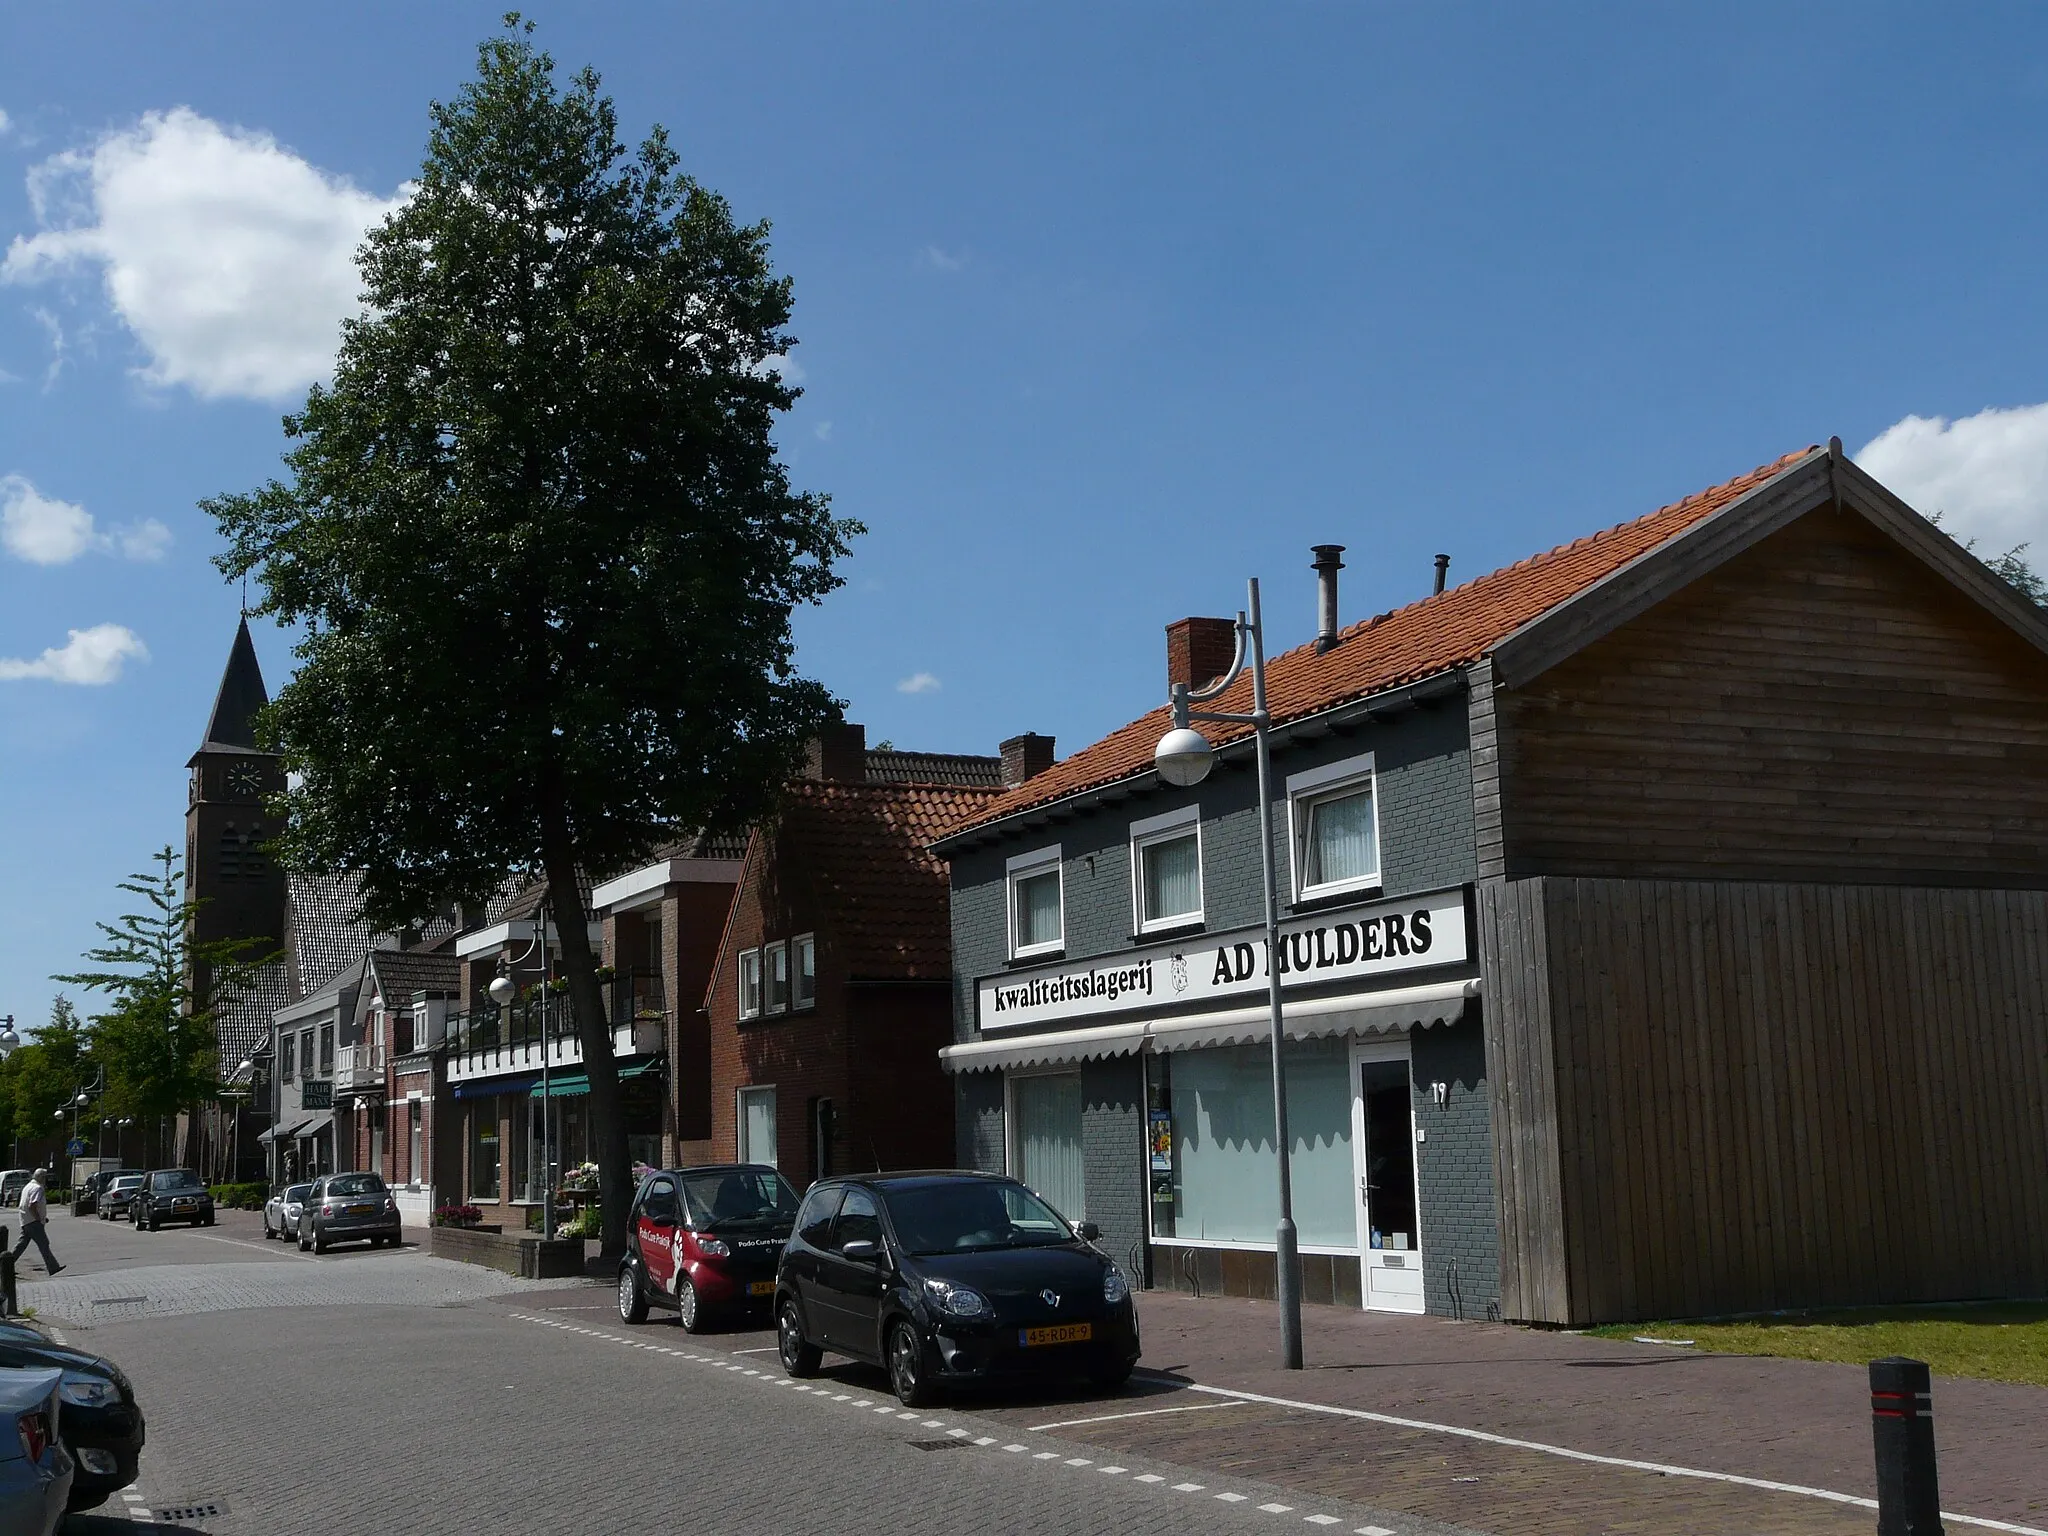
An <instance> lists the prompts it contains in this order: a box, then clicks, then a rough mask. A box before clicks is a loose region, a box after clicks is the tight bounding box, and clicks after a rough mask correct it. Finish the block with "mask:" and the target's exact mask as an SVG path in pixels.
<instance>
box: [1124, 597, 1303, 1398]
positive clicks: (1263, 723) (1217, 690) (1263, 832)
mask: <svg viewBox="0 0 2048 1536" xmlns="http://www.w3.org/2000/svg"><path fill="white" fill-rule="evenodd" d="M1246 594H1247V596H1246V602H1247V613H1248V614H1249V617H1247V613H1240V614H1239V615H1238V616H1237V652H1236V654H1235V655H1234V656H1232V657H1231V660H1230V670H1229V671H1228V672H1226V673H1224V674H1223V676H1221V677H1219V678H1217V679H1216V680H1215V681H1214V682H1211V683H1209V684H1207V685H1206V686H1204V687H1201V688H1194V687H1191V686H1190V685H1189V684H1187V683H1175V684H1174V685H1173V695H1172V698H1173V729H1171V730H1170V731H1168V732H1167V733H1166V734H1165V735H1164V736H1162V737H1160V738H1159V746H1158V749H1157V750H1156V751H1155V752H1154V753H1153V754H1152V760H1153V762H1154V764H1155V765H1156V766H1157V767H1158V769H1159V776H1160V777H1161V778H1162V779H1164V780H1166V782H1167V783H1169V784H1173V785H1178V786H1181V787H1183V788H1185V787H1189V786H1192V785H1195V784H1199V783H1201V782H1202V780H1203V779H1205V778H1207V777H1208V776H1209V769H1210V767H1211V766H1212V765H1213V763H1214V760H1215V753H1214V751H1213V749H1211V747H1210V745H1209V742H1208V739H1207V738H1206V737H1205V736H1203V735H1202V733H1201V732H1200V731H1198V730H1196V729H1194V727H1193V725H1192V723H1191V722H1193V721H1196V720H1215V721H1219V722H1223V723H1226V724H1230V725H1249V726H1250V727H1251V728H1252V739H1253V742H1254V743H1255V746H1256V750H1257V760H1258V773H1259V872H1260V874H1261V875H1262V876H1263V877H1264V880H1265V888H1266V889H1265V895H1266V1004H1267V1008H1268V1010H1269V1011H1270V1013H1271V1015H1272V1025H1273V1140H1274V1145H1275V1150H1276V1151H1277V1152H1278V1153H1279V1157H1278V1163H1279V1169H1278V1172H1279V1180H1280V1221H1279V1224H1278V1226H1277V1227H1276V1229H1275V1230H1274V1234H1273V1248H1274V1255H1273V1257H1274V1265H1275V1268H1276V1271H1277V1273H1276V1276H1275V1294H1276V1296H1277V1299H1278V1300H1279V1303H1280V1363H1281V1364H1282V1365H1283V1366H1285V1367H1286V1368H1287V1369H1288V1370H1290V1371H1298V1370H1300V1369H1301V1273H1300V1251H1299V1246H1298V1243H1297V1240H1296V1234H1295V1230H1294V1179H1293V1173H1292V1170H1291V1168H1290V1166H1289V1147H1288V1131H1287V1078H1286V1072H1285V1068H1284V1065H1283V1063H1284V1061H1285V1057H1284V1054H1283V1049H1282V1047H1283V1044H1284V1042H1285V1038H1286V1032H1285V1028H1284V1022H1283V1019H1282V1015H1281V1008H1280V892H1279V888H1278V885H1277V883H1276V880H1275V876H1274V870H1273V748H1272V740H1271V735H1272V723H1273V722H1272V716H1271V715H1270V714H1269V713H1268V712H1267V709H1266V637H1265V630H1264V626H1263V625H1262V624H1261V622H1260V618H1259V581H1258V578H1257V577H1256V576H1254V577H1253V578H1252V579H1251V580H1250V581H1249V582H1248V583H1247V584H1246ZM1247 652H1249V656H1250V661H1251V669H1252V709H1251V713H1250V714H1248V715H1247V714H1235V713H1228V712H1225V711H1221V710H1203V709H1195V708H1193V707H1192V706H1194V705H1196V704H1201V703H1204V702H1206V701H1208V700H1210V699H1213V698H1216V697H1217V696H1218V695H1220V694H1221V693H1222V692H1223V690H1224V689H1226V688H1228V687H1229V686H1230V685H1231V684H1232V683H1233V682H1235V681H1236V680H1237V676H1238V674H1239V673H1240V672H1242V671H1243V670H1244V666H1245V661H1246V656H1247Z"/></svg>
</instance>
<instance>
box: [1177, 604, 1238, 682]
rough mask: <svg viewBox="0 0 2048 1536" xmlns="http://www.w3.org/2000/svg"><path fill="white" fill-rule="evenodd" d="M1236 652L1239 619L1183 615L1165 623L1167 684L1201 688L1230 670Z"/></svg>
mask: <svg viewBox="0 0 2048 1536" xmlns="http://www.w3.org/2000/svg"><path fill="white" fill-rule="evenodd" d="M1236 655H1237V620H1235V619H1182V620H1180V621H1179V622H1178V623H1174V624H1169V625H1167V626H1166V686H1167V687H1169V688H1171V687H1172V686H1173V685H1174V684H1175V683H1186V684H1187V685H1188V686H1189V687H1190V688H1199V687H1201V686H1202V685H1203V684H1204V683H1210V682H1214V681H1215V680H1216V679H1217V678H1219V677H1221V676H1222V675H1223V674H1224V673H1226V672H1228V671H1229V670H1230V663H1231V660H1232V659H1233V658H1234V657H1235V656H1236Z"/></svg>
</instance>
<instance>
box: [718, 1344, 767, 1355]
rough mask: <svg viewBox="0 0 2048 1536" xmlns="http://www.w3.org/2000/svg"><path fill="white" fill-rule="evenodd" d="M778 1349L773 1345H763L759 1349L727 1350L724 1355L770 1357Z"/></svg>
mask: <svg viewBox="0 0 2048 1536" xmlns="http://www.w3.org/2000/svg"><path fill="white" fill-rule="evenodd" d="M779 1347H780V1346H778V1345H774V1344H763V1345H762V1346H761V1347H760V1348H759V1349H729V1350H727V1351H726V1353H727V1354H729V1355H772V1354H774V1353H775V1351H776V1350H777V1349H778V1348H779Z"/></svg>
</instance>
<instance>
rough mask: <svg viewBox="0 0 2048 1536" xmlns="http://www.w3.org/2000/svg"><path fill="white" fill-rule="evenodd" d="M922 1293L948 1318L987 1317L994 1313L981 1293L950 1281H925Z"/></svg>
mask: <svg viewBox="0 0 2048 1536" xmlns="http://www.w3.org/2000/svg"><path fill="white" fill-rule="evenodd" d="M924 1293H925V1295H927V1296H929V1297H930V1298H931V1299H932V1301H933V1302H934V1303H935V1304H936V1305H937V1307H938V1309H939V1310H940V1311H941V1312H943V1313H945V1314H946V1315H947V1316H948V1317H988V1316H990V1315H991V1314H992V1313H994V1311H995V1308H993V1307H991V1306H990V1305H989V1304H988V1298H987V1297H986V1296H984V1295H982V1294H981V1292H979V1291H977V1290H973V1289H970V1288H969V1287H967V1286H964V1285H955V1284H954V1283H953V1282H952V1281H950V1280H927V1281H925V1283H924Z"/></svg>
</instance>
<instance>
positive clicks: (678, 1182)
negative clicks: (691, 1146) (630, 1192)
mask: <svg viewBox="0 0 2048 1536" xmlns="http://www.w3.org/2000/svg"><path fill="white" fill-rule="evenodd" d="M796 1208H797V1198H796V1191H795V1190H793V1189H791V1188H790V1187H789V1182H788V1181H787V1180H786V1179H784V1178H783V1177H782V1175H781V1174H779V1173H777V1172H776V1171H775V1170H774V1169H773V1168H770V1167H769V1166H768V1165H767V1164H765V1163H726V1164H717V1165H713V1166H710V1167H703V1168H667V1169H663V1170H662V1171H660V1172H659V1173H651V1174H649V1175H648V1176H647V1177H646V1178H645V1179H643V1180H641V1182H640V1192H639V1194H638V1195H637V1196H635V1197H634V1200H633V1215H632V1220H631V1221H630V1222H629V1223H628V1230H627V1233H626V1257H625V1261H624V1262H623V1263H622V1264H620V1266H619V1316H620V1317H621V1318H623V1319H624V1320H625V1321H626V1322H629V1323H641V1322H645V1321H646V1320H647V1309H648V1307H650V1306H657V1307H672V1308H674V1309H675V1312H676V1314H677V1316H678V1317H680V1318H681V1319H682V1324H683V1326H684V1327H685V1328H687V1329H688V1330H689V1331H690V1332H692V1333H695V1332H697V1331H698V1330H699V1329H702V1328H704V1327H706V1326H708V1325H709V1324H710V1322H711V1321H712V1319H713V1318H715V1317H720V1316H731V1315H734V1314H742V1315H744V1314H756V1315H758V1317H759V1318H760V1319H762V1320H765V1319H766V1318H767V1317H768V1315H769V1313H770V1312H771V1311H772V1310H773V1309H774V1305H775V1267H776V1264H777V1262H778V1261H779V1260H780V1259H781V1257H782V1245H783V1244H784V1243H785V1242H787V1241H788V1240H789V1233H790V1229H791V1227H792V1226H794V1225H795V1222H796Z"/></svg>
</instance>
